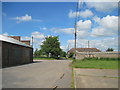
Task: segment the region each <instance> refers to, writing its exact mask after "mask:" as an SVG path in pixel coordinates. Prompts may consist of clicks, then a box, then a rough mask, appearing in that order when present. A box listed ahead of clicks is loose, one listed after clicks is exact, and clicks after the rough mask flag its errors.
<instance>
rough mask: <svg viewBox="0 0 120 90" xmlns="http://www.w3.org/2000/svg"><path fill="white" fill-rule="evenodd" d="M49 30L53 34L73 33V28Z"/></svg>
mask: <svg viewBox="0 0 120 90" xmlns="http://www.w3.org/2000/svg"><path fill="white" fill-rule="evenodd" d="M50 30H51V31H53V32H55V33H66V34H73V33H74V28H51V29H50Z"/></svg>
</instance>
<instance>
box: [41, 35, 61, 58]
mask: <svg viewBox="0 0 120 90" xmlns="http://www.w3.org/2000/svg"><path fill="white" fill-rule="evenodd" d="M41 51H42V52H43V53H45V54H46V55H47V56H48V57H49V55H50V56H51V57H55V58H57V57H58V56H59V55H60V53H61V49H60V42H59V40H58V37H57V36H54V37H53V36H49V37H46V38H45V41H43V44H42V45H41Z"/></svg>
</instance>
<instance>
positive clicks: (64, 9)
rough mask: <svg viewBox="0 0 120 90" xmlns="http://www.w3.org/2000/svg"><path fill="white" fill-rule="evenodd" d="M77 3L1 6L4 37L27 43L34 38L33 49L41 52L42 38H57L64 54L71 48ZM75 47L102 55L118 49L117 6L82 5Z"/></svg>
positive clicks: (11, 3) (111, 4)
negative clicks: (13, 37)
mask: <svg viewBox="0 0 120 90" xmlns="http://www.w3.org/2000/svg"><path fill="white" fill-rule="evenodd" d="M75 14H76V2H34V3H33V2H16V3H15V2H3V3H2V19H3V25H2V26H3V29H2V30H3V31H2V33H3V34H4V35H15V36H16V35H18V36H21V37H22V39H25V40H29V39H31V36H33V37H34V48H40V44H41V42H42V41H43V40H44V38H45V36H49V35H51V36H59V40H60V42H61V48H62V49H64V50H65V51H66V50H67V47H68V45H69V49H70V48H72V47H74V36H73V34H74V21H75ZM78 15H79V17H80V20H79V21H78V22H77V27H78V29H77V47H78V48H85V47H87V42H88V40H89V41H90V47H92V48H98V49H100V50H102V51H105V50H106V49H107V48H114V49H115V50H117V49H118V48H117V47H118V3H117V2H82V8H81V11H80V12H78Z"/></svg>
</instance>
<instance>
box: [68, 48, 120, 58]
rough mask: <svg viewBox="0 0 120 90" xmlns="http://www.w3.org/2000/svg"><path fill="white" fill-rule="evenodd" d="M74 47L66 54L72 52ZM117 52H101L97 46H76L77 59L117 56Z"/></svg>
mask: <svg viewBox="0 0 120 90" xmlns="http://www.w3.org/2000/svg"><path fill="white" fill-rule="evenodd" d="M74 52H75V49H74V48H72V49H70V50H69V51H68V54H70V53H74ZM118 55H119V52H117V51H113V52H101V51H100V50H99V49H97V48H76V58H77V59H81V60H82V59H84V58H88V57H89V58H94V57H98V58H118Z"/></svg>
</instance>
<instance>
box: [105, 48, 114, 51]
mask: <svg viewBox="0 0 120 90" xmlns="http://www.w3.org/2000/svg"><path fill="white" fill-rule="evenodd" d="M106 51H107V52H110V51H114V49H113V48H108V49H107V50H106Z"/></svg>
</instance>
